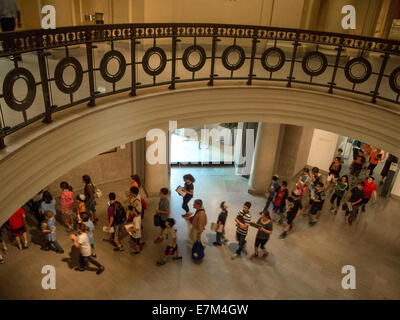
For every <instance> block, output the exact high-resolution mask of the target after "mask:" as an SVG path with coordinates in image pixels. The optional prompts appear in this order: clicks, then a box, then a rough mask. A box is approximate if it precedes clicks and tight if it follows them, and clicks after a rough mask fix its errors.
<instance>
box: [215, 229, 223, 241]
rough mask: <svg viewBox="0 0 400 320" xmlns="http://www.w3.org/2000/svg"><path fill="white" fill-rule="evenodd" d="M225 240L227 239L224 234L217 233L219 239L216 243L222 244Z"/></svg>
mask: <svg viewBox="0 0 400 320" xmlns="http://www.w3.org/2000/svg"><path fill="white" fill-rule="evenodd" d="M223 239H225V237H224V234H223V232H217V239H216V241H215V242H216V243H218V244H222V240H223Z"/></svg>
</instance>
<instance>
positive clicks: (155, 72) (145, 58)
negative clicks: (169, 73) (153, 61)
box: [142, 47, 167, 76]
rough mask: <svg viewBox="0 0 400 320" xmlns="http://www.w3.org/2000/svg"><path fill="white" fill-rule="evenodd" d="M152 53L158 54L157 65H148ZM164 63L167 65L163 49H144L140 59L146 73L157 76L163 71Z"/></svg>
mask: <svg viewBox="0 0 400 320" xmlns="http://www.w3.org/2000/svg"><path fill="white" fill-rule="evenodd" d="M153 55H155V56H158V57H159V59H160V62H159V64H158V66H157V67H152V66H150V63H149V61H150V58H151V57H152V56H153ZM166 65H167V55H166V54H165V51H164V50H163V49H161V48H159V47H152V48H150V49H147V50H146V52H145V54H144V56H143V59H142V66H143V69H144V71H145V72H146V73H147V74H149V75H151V76H157V75H159V74H160V73H161V72H163V71H164V69H165V67H166Z"/></svg>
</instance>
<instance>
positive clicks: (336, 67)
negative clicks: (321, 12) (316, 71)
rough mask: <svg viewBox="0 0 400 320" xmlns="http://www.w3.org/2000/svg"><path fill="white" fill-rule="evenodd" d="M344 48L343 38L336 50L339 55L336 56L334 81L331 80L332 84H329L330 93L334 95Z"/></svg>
mask: <svg viewBox="0 0 400 320" xmlns="http://www.w3.org/2000/svg"><path fill="white" fill-rule="evenodd" d="M342 47H343V38H341V39H340V43H339V47H337V48H336V50H337V55H336V60H335V66H334V67H333V74H332V79H331V82H328V84H329V90H328V93H333V86H334V85H336V83H335V79H336V73H337V69H338V66H339V61H340V55H341V54H342V51H343V49H342Z"/></svg>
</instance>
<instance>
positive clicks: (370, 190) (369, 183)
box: [361, 176, 377, 212]
mask: <svg viewBox="0 0 400 320" xmlns="http://www.w3.org/2000/svg"><path fill="white" fill-rule="evenodd" d="M374 180H375V178H374V177H373V176H369V177H368V178H367V179H365V180H364V181H363V182H364V188H363V189H364V199H363V200H362V202H361V210H362V212H365V206H366V205H367V203H368V202H369V200H370V199H371V197H372V195H374V203H376V199H377V194H376V184H375V182H374Z"/></svg>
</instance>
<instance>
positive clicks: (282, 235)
mask: <svg viewBox="0 0 400 320" xmlns="http://www.w3.org/2000/svg"><path fill="white" fill-rule="evenodd" d="M286 237H287V232H286V231H284V232H282V234H281V235H280V236H279V238H280V239H285V238H286Z"/></svg>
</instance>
